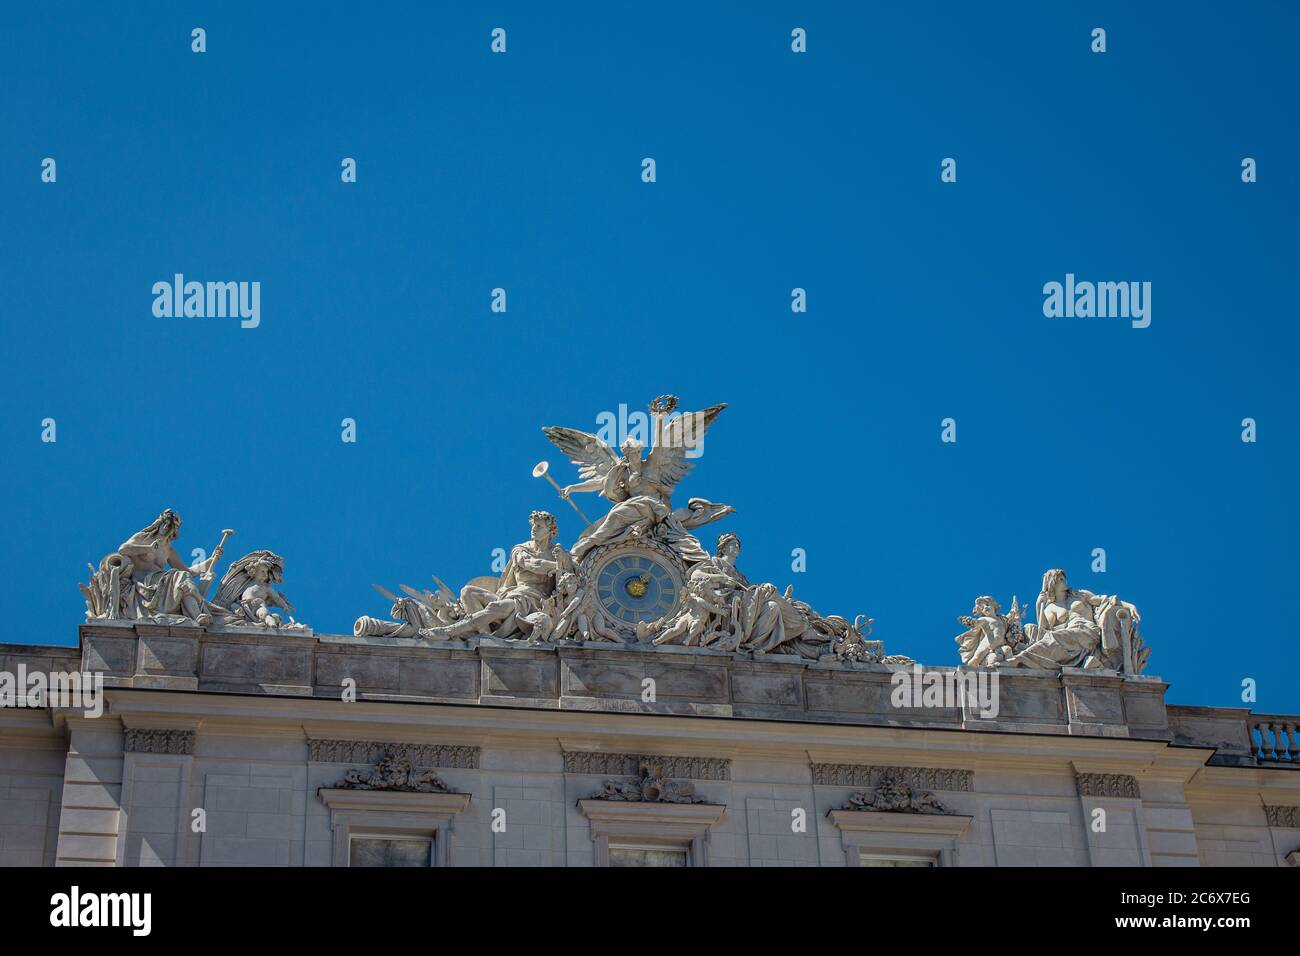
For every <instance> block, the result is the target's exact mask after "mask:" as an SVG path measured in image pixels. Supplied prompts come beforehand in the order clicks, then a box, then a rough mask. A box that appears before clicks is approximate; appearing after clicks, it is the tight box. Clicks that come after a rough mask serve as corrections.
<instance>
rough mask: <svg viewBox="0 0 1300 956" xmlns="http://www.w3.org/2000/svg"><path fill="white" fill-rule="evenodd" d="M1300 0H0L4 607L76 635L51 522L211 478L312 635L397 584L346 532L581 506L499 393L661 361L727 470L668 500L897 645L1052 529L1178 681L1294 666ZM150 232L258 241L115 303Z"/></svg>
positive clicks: (630, 384) (129, 506)
mask: <svg viewBox="0 0 1300 956" xmlns="http://www.w3.org/2000/svg"><path fill="white" fill-rule="evenodd" d="M470 6H473V7H474V8H475V9H467V7H470ZM1134 6H1140V9H1138V10H1134V9H1131V8H1132V7H1134ZM196 26H201V27H204V28H205V29H206V30H207V43H208V52H207V53H205V54H202V55H196V54H194V53H192V52H191V51H190V30H191V29H192V28H193V27H196ZM497 26H500V27H504V28H505V29H506V30H507V31H508V33H507V36H508V52H507V53H506V54H505V55H500V56H497V55H493V54H491V53H490V51H489V40H490V38H489V32H490V30H491V29H492V28H493V27H497ZM796 26H799V27H804V28H805V29H806V30H807V31H808V47H809V52H808V53H807V54H806V55H795V54H793V53H791V51H790V47H789V42H790V40H789V37H790V31H791V29H792V28H793V27H796ZM1096 26H1101V27H1104V28H1106V30H1107V31H1108V52H1107V53H1105V54H1104V55H1096V54H1093V53H1091V52H1090V50H1089V44H1090V37H1089V34H1090V31H1091V30H1092V28H1093V27H1096ZM1298 28H1300V11H1298V9H1297V7H1296V6H1295V5H1294V4H1292V3H1287V2H1277V3H1267V2H1247V3H1242V4H1235V5H1224V4H1221V3H1187V2H1182V3H1161V4H1156V3H1144V4H1141V5H1133V4H1121V3H1088V4H1084V3H1071V4H1039V3H1021V4H1014V5H1012V4H995V5H989V4H973V3H971V4H962V5H955V4H949V3H933V4H915V3H902V2H895V3H883V4H881V3H872V4H856V3H854V4H850V3H844V4H829V3H816V4H794V3H788V4H774V3H764V4H758V5H751V4H727V5H725V7H724V6H720V5H713V4H698V3H694V4H674V3H667V2H665V3H655V4H651V5H648V6H647V5H620V6H617V7H611V6H610V5H608V4H596V3H591V4H546V5H544V7H542V6H539V5H538V4H513V5H506V4H491V5H478V4H475V5H466V4H409V5H395V4H386V3H365V4H331V3H325V4H314V3H313V4H306V3H303V4H294V5H289V4H227V3H222V4H216V3H208V4H178V3H134V4H125V5H120V4H118V5H109V6H104V5H101V4H92V3H72V4H59V5H45V6H44V7H38V5H29V4H5V5H4V6H3V8H0V210H2V213H0V288H3V290H4V303H5V308H4V348H3V351H2V353H0V371H2V373H3V375H2V384H0V388H3V395H4V407H3V415H0V429H2V438H3V447H4V449H5V451H6V460H5V467H4V469H3V470H2V471H0V502H2V504H0V517H2V518H3V523H4V527H5V535H4V538H5V544H4V546H3V559H4V562H3V563H4V567H5V568H6V569H7V574H8V575H9V591H10V594H9V599H8V607H9V612H8V614H7V616H6V620H7V621H8V622H9V626H8V628H7V630H6V637H5V639H8V640H20V641H33V642H42V643H72V642H75V640H76V629H77V624H78V623H79V622H80V620H81V618H82V613H83V605H82V600H81V597H80V595H79V594H78V592H77V582H78V581H79V580H84V578H85V576H86V562H98V561H99V559H100V558H101V557H102V556H103V555H104V554H105V553H107V552H108V551H110V550H112V549H113V548H115V547H116V545H117V544H118V543H119V542H121V541H122V540H124V539H125V538H126V537H127V536H128V535H130V534H131V533H132V532H134V531H136V530H138V529H139V528H141V527H143V526H144V525H145V524H147V523H148V522H149V521H151V520H152V519H153V518H154V517H155V516H156V515H157V514H158V512H159V511H160V510H161V509H163V508H165V507H171V508H174V509H176V510H177V511H178V512H179V513H180V514H181V516H182V517H183V519H184V527H183V529H182V534H181V539H180V541H179V545H180V547H181V550H182V552H183V553H185V554H188V552H189V549H191V548H194V547H203V548H208V549H210V548H211V547H212V546H213V544H215V542H216V540H217V538H218V536H219V533H220V530H221V528H223V527H233V528H235V529H237V531H238V534H237V536H236V538H235V539H234V541H233V542H232V544H231V545H230V549H229V552H228V556H229V557H234V556H238V555H240V554H243V553H245V552H246V551H248V550H251V549H253V548H264V547H265V548H271V549H274V550H276V551H278V552H279V553H281V554H282V555H284V557H285V559H286V562H287V575H286V582H285V586H284V589H285V591H286V593H287V594H288V596H289V597H290V599H291V600H293V601H294V602H295V603H296V604H297V606H298V608H299V609H300V612H301V613H300V617H301V619H303V620H305V621H306V622H307V623H309V624H311V625H313V626H314V627H315V628H316V629H317V630H318V631H322V632H344V633H348V632H350V629H351V625H352V621H353V620H354V619H355V618H356V616H357V615H359V614H363V613H371V614H384V613H386V611H387V604H386V602H385V601H384V600H383V599H382V598H380V597H379V595H377V594H376V593H375V592H374V591H373V590H372V588H371V583H372V582H379V583H382V584H384V585H386V586H387V587H390V588H392V587H395V586H396V585H397V584H398V583H399V582H406V583H409V584H413V585H425V584H427V583H429V575H430V574H438V575H439V576H440V577H442V578H444V579H445V580H447V581H449V582H452V583H453V584H455V585H459V584H460V583H462V582H464V581H465V580H467V579H469V578H470V577H473V576H475V575H479V574H484V573H487V572H488V571H489V562H490V561H491V551H492V549H493V548H494V547H509V546H510V545H511V544H513V543H515V542H517V541H519V540H522V539H524V538H526V537H527V520H526V519H527V515H528V512H529V511H530V510H531V509H534V508H547V509H550V510H551V511H553V512H554V513H555V514H556V515H557V516H558V518H559V520H560V524H561V530H562V533H563V535H564V536H565V538H566V540H568V541H570V542H571V541H572V539H573V537H574V536H576V534H577V532H578V531H579V530H580V529H579V528H578V526H577V524H578V523H577V521H576V519H575V516H574V515H573V514H572V512H571V511H570V509H569V508H568V507H567V506H566V505H564V504H563V503H562V502H561V501H559V500H558V499H557V498H556V496H555V494H554V492H553V491H552V490H551V489H550V487H549V486H548V485H546V484H544V483H543V482H541V481H538V480H535V479H533V478H532V477H531V476H530V474H529V471H530V469H531V468H532V466H533V464H534V463H535V462H536V461H537V460H538V459H540V458H543V457H547V458H551V459H552V460H555V459H557V458H558V455H557V454H556V453H555V451H554V449H552V448H551V446H550V445H549V444H548V443H547V442H546V440H545V438H544V437H543V435H542V433H541V431H540V426H542V425H544V424H562V425H569V426H575V427H589V428H594V426H595V416H596V414H597V413H598V412H600V411H602V410H613V409H617V407H618V405H619V404H620V403H627V404H628V405H630V406H631V407H633V408H642V407H644V405H645V404H646V402H648V401H649V399H650V398H652V397H653V396H655V395H658V394H660V393H663V392H675V393H677V394H679V395H681V396H682V400H683V404H684V406H685V407H688V408H698V407H702V406H704V405H708V404H711V403H714V402H719V401H726V402H728V403H730V407H729V408H728V409H727V411H726V412H724V413H723V416H722V417H721V418H720V419H719V421H718V424H717V425H716V426H715V428H714V429H713V431H712V432H711V433H710V434H709V437H708V442H707V445H706V453H705V455H704V458H703V459H702V461H701V463H700V464H699V466H698V467H697V468H696V470H695V472H694V474H693V475H692V476H691V477H690V478H689V479H688V481H687V482H686V483H685V484H684V485H683V487H682V488H681V489H680V490H679V493H678V497H679V500H680V501H684V500H685V498H686V497H687V496H688V495H701V496H704V497H708V498H711V499H714V500H717V501H727V502H730V503H732V504H734V505H735V506H736V507H737V509H738V514H737V515H735V516H734V517H732V518H730V519H727V521H726V522H725V523H722V524H719V525H715V526H713V527H712V528H710V529H708V533H707V534H706V536H705V538H706V542H707V543H708V544H710V545H711V544H712V541H713V538H714V536H715V534H716V532H717V531H720V530H734V531H736V532H738V533H739V534H740V535H741V537H742V538H743V541H744V554H743V556H742V567H743V568H744V570H745V571H746V572H747V573H748V574H749V575H750V577H751V578H754V579H760V580H772V581H774V582H776V583H777V584H778V585H780V586H782V587H784V585H785V584H786V583H789V582H793V583H794V584H795V591H796V594H797V595H799V596H801V597H804V598H805V599H807V600H809V601H811V602H812V603H813V604H814V605H815V606H816V607H818V608H819V609H820V610H822V611H823V612H824V613H840V614H845V615H850V616H851V615H853V614H855V613H860V612H867V613H870V614H871V615H872V616H874V617H875V618H876V636H877V637H880V638H883V639H884V640H885V641H886V644H887V647H888V648H889V650H890V651H892V652H894V653H906V654H910V655H912V656H914V657H917V658H919V659H922V660H924V661H925V662H927V663H932V664H950V663H955V662H956V660H957V658H956V654H955V646H954V644H953V642H952V638H953V636H954V635H955V634H957V633H958V632H959V631H960V630H961V628H960V626H959V625H958V624H957V622H956V620H955V618H956V617H957V615H959V614H964V613H967V612H968V611H969V609H970V606H971V602H972V600H973V598H975V597H976V596H977V595H979V594H983V593H991V594H994V595H996V596H997V597H998V598H999V600H1001V601H1003V603H1004V604H1006V603H1009V602H1010V599H1011V596H1012V594H1018V595H1019V596H1020V597H1021V599H1022V600H1028V601H1031V602H1032V599H1033V597H1034V595H1035V594H1036V593H1037V591H1038V587H1039V583H1040V578H1041V574H1042V572H1043V571H1044V570H1045V569H1047V568H1049V567H1055V566H1061V567H1064V568H1065V569H1066V570H1067V571H1068V572H1069V574H1070V578H1071V581H1072V582H1073V583H1075V584H1076V585H1079V586H1082V587H1088V588H1091V589H1094V590H1100V591H1103V592H1106V593H1118V594H1119V595H1120V596H1122V597H1123V598H1125V599H1126V600H1129V601H1132V602H1134V603H1135V604H1137V606H1138V607H1139V609H1140V610H1141V612H1142V614H1143V630H1144V634H1145V637H1146V639H1147V641H1148V643H1149V644H1151V645H1152V646H1153V647H1154V651H1153V653H1152V657H1151V663H1150V667H1149V669H1148V673H1152V674H1158V675H1161V676H1163V677H1164V678H1165V679H1166V680H1168V681H1170V683H1171V684H1172V687H1171V690H1170V692H1169V699H1170V700H1171V701H1174V702H1179V703H1198V704H1218V705H1225V706H1241V701H1240V685H1241V681H1242V679H1243V678H1246V677H1254V678H1256V679H1257V680H1258V682H1259V701H1258V703H1257V704H1256V705H1255V707H1256V709H1257V710H1259V711H1264V712H1290V713H1297V712H1300V681H1297V663H1298V662H1300V653H1298V652H1297V636H1296V628H1295V627H1294V626H1293V618H1294V616H1295V613H1296V608H1295V607H1294V601H1293V598H1294V597H1295V596H1296V594H1297V588H1296V578H1297V559H1296V553H1297V552H1296V536H1297V530H1298V529H1297V503H1296V495H1295V492H1294V488H1295V480H1296V479H1295V474H1296V469H1297V465H1298V464H1300V462H1298V460H1297V434H1296V428H1297V424H1296V413H1297V408H1298V406H1297V401H1296V398H1297V386H1296V371H1295V353H1296V345H1297V337H1298V336H1297V330H1296V319H1297V307H1296V291H1295V290H1296V285H1295V275H1296V271H1295V257H1296V247H1297V243H1296V222H1297V205H1298V204H1297V196H1298V191H1300V183H1298V181H1297V177H1296V175H1295V173H1294V170H1293V168H1292V167H1293V164H1294V161H1295V157H1296V156H1297V155H1300V142H1298V137H1297V124H1296V116H1297V108H1296V107H1297V103H1296V99H1297V69H1298V67H1297V63H1298V62H1300V61H1298V60H1297V57H1296V53H1295V50H1296V47H1297V44H1298V43H1300V29H1298ZM47 156H48V157H53V158H55V159H56V160H57V163H58V167H57V170H58V180H57V182H56V183H54V184H44V183H42V182H41V181H40V164H41V160H42V159H43V158H44V157H47ZM647 156H649V157H654V158H655V160H656V161H657V166H658V170H657V171H658V182H656V183H654V184H645V183H642V182H641V179H640V171H641V160H642V158H643V157H647ZM1247 156H1249V157H1254V158H1255V159H1257V161H1258V164H1259V165H1258V168H1259V181H1258V182H1257V183H1255V184H1251V185H1247V184H1243V183H1242V182H1241V177H1240V164H1241V160H1242V158H1243V157H1247ZM343 157H354V158H356V160H357V162H358V182H357V183H356V184H351V185H345V184H343V183H341V182H340V176H339V172H340V161H341V160H342V158H343ZM944 157H954V158H956V159H957V161H958V182H957V183H956V184H943V183H941V182H940V179H939V165H940V161H941V160H942V159H943V158H944ZM177 272H182V273H184V274H185V275H186V276H187V277H189V278H192V279H199V280H245V281H254V280H255V281H258V282H260V283H261V289H262V293H261V326H260V327H259V328H257V329H251V330H245V329H240V328H239V326H238V323H237V322H236V321H234V320H230V319H225V320H222V319H197V318H189V319H185V318H180V319H177V318H171V319H159V318H155V317H154V316H153V314H152V311H151V307H152V302H153V296H152V294H151V291H150V290H151V287H152V285H153V283H155V282H157V281H160V280H169V279H170V278H171V277H172V275H173V274H174V273H177ZM1067 272H1073V273H1075V274H1076V275H1078V276H1079V277H1080V278H1081V279H1094V280H1138V281H1150V282H1151V283H1152V285H1153V293H1152V324H1151V326H1150V328H1147V329H1144V330H1135V329H1132V328H1131V327H1130V326H1129V324H1128V323H1127V322H1124V321H1122V320H1114V319H1112V320H1095V319H1094V320H1087V319H1047V318H1045V317H1044V315H1043V312H1042V302H1043V295H1042V291H1041V290H1042V286H1043V284H1044V283H1045V282H1048V281H1052V280H1057V281H1060V280H1062V279H1063V278H1064V276H1065V274H1066V273H1067ZM498 286H500V287H504V288H506V290H507V293H508V307H509V311H508V312H507V313H506V314H504V315H500V314H493V313H492V312H491V311H490V310H489V303H490V290H491V289H493V288H494V287H498ZM796 286H799V287H803V288H806V289H807V290H808V312H807V313H806V314H802V315H796V314H793V313H792V312H791V311H790V308H789V303H790V290H791V289H792V288H794V287H796ZM1248 416H1249V417H1253V418H1255V419H1256V420H1257V421H1258V423H1259V425H1258V427H1259V441H1258V442H1257V443H1256V444H1244V443H1243V442H1242V441H1241V439H1240V432H1241V425H1240V422H1241V420H1242V419H1243V418H1245V417H1248ZM46 417H53V418H54V419H56V421H57V428H58V432H57V434H58V441H57V443H55V444H46V443H42V442H41V440H40V436H41V426H40V422H41V420H42V419H43V418H46ZM345 417H351V418H354V419H355V420H356V421H357V423H358V441H357V443H356V444H344V443H343V442H341V441H340V437H339V436H340V421H341V420H342V419H343V418H345ZM945 417H952V418H954V419H956V421H957V423H958V441H957V443H956V444H942V443H941V442H940V440H939V439H940V421H941V420H942V419H943V418H945ZM555 467H556V469H557V476H558V477H559V478H560V479H561V480H562V481H572V480H575V476H574V470H573V469H572V468H571V467H570V466H568V465H567V464H566V465H563V466H561V465H560V464H559V463H558V462H557V464H556V466H555ZM584 506H585V507H587V508H588V509H591V510H595V509H596V508H597V505H596V503H595V501H594V500H593V499H591V498H589V497H588V498H586V499H585V501H584ZM589 513H590V512H589ZM796 547H799V548H804V549H805V550H806V552H807V555H808V568H807V571H806V573H803V574H792V573H791V569H790V560H791V558H790V554H791V550H792V549H793V548H796ZM1096 547H1103V548H1105V549H1106V552H1107V555H1108V571H1107V573H1105V574H1104V575H1101V574H1093V573H1091V572H1090V571H1089V565H1090V561H1091V552H1092V549H1093V548H1096Z"/></svg>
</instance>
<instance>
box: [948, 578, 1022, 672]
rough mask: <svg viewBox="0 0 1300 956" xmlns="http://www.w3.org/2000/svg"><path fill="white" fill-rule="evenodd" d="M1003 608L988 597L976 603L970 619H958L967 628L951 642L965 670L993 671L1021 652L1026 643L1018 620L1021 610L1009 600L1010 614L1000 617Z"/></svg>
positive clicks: (984, 596)
mask: <svg viewBox="0 0 1300 956" xmlns="http://www.w3.org/2000/svg"><path fill="white" fill-rule="evenodd" d="M1001 610H1002V606H1001V605H1000V604H998V602H997V601H995V600H994V599H993V598H992V597H990V596H989V595H987V594H984V595H981V596H980V597H977V598H976V599H975V607H974V608H973V609H972V610H971V613H970V616H969V617H966V616H964V615H963V616H962V617H959V618H957V620H958V622H959V623H961V624H964V625H965V626H966V630H965V631H964V632H963V633H961V634H958V635H957V636H956V637H955V638H953V640H955V641H956V642H957V645H958V647H957V653H958V654H959V655H960V656H961V661H962V663H963V664H965V665H966V666H968V667H996V666H998V665H999V664H1003V663H1005V662H1006V659H1007V658H1008V657H1009V656H1011V655H1012V654H1014V653H1016V652H1017V651H1020V650H1023V649H1024V648H1025V647H1026V646H1027V645H1028V643H1029V639H1028V638H1027V637H1026V636H1025V632H1024V629H1023V628H1022V627H1021V626H1020V619H1021V617H1022V616H1023V615H1024V609H1023V608H1021V606H1020V603H1019V602H1018V601H1017V600H1016V599H1015V598H1012V599H1011V612H1010V613H1009V614H1000V613H998V612H999V611H1001Z"/></svg>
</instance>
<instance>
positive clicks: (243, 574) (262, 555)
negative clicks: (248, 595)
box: [212, 551, 282, 608]
mask: <svg viewBox="0 0 1300 956" xmlns="http://www.w3.org/2000/svg"><path fill="white" fill-rule="evenodd" d="M258 562H268V563H270V564H272V565H273V566H275V567H277V568H278V567H279V566H280V565H281V563H282V562H281V559H280V556H279V555H278V554H276V553H275V552H273V551H250V552H249V553H248V554H246V555H244V556H243V557H242V558H240V559H239V560H238V561H235V562H232V563H231V565H230V567H228V568H227V569H226V573H225V574H224V575H223V576H222V578H221V583H220V584H218V585H217V596H216V597H214V598H213V599H212V603H213V604H215V605H217V606H218V607H229V608H233V607H235V606H236V605H238V604H239V600H240V598H241V597H243V594H244V590H245V589H246V588H247V587H248V586H249V585H250V584H252V583H253V576H252V575H251V574H249V569H250V568H251V567H252V566H253V565H254V564H256V563H258ZM278 576H279V575H278V574H275V575H272V579H273V580H274V579H275V578H278Z"/></svg>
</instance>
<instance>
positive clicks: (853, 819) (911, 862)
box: [827, 810, 971, 866]
mask: <svg viewBox="0 0 1300 956" xmlns="http://www.w3.org/2000/svg"><path fill="white" fill-rule="evenodd" d="M827 815H828V816H829V817H830V821H831V824H832V826H834V827H835V829H837V830H839V831H840V844H841V846H843V847H844V862H845V864H847V865H848V866H956V865H957V853H958V847H959V845H960V844H961V841H962V838H963V837H965V835H966V832H967V831H968V830H969V829H970V824H971V817H969V816H966V815H965V814H960V813H901V812H891V811H888V810H831V811H830V813H829V814H827Z"/></svg>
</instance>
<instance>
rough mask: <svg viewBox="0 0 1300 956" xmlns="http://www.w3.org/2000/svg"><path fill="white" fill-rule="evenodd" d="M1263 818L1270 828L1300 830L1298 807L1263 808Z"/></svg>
mask: <svg viewBox="0 0 1300 956" xmlns="http://www.w3.org/2000/svg"><path fill="white" fill-rule="evenodd" d="M1264 816H1265V818H1266V819H1267V820H1268V825H1269V826H1271V827H1291V828H1293V829H1300V807H1270V806H1265V807H1264Z"/></svg>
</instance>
